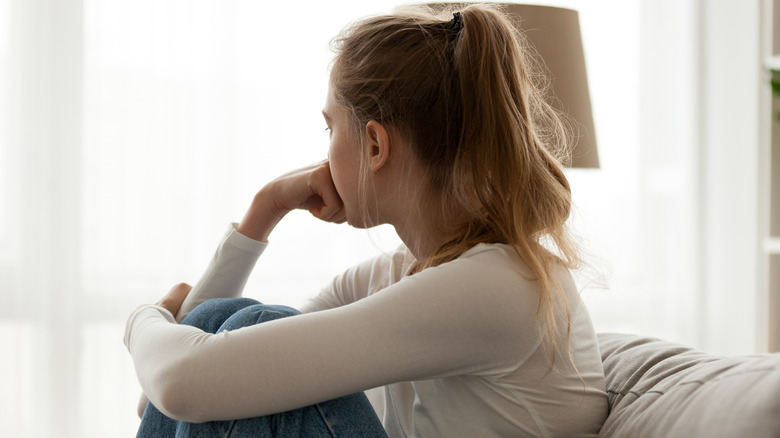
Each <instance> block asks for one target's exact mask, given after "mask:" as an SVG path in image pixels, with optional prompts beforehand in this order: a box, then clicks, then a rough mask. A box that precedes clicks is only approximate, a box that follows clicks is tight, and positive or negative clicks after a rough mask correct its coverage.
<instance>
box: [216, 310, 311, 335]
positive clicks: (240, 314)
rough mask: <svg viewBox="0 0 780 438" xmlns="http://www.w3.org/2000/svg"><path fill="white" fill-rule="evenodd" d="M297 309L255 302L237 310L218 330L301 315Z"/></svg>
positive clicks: (238, 327) (233, 328) (234, 328)
mask: <svg viewBox="0 0 780 438" xmlns="http://www.w3.org/2000/svg"><path fill="white" fill-rule="evenodd" d="M300 313H301V312H299V311H298V310H296V309H293V308H292V307H288V306H282V305H278V304H255V305H252V306H249V307H245V308H243V309H241V310H239V311H237V312H235V313H234V314H233V315H232V316H231V317H230V318H228V319H227V321H225V323H224V324H222V326H221V327H220V328H219V330H217V333H219V332H221V331H222V330H236V329H240V328H242V327H249V326H253V325H256V324H260V323H262V322H266V321H273V320H274V319H280V318H286V317H288V316H294V315H300Z"/></svg>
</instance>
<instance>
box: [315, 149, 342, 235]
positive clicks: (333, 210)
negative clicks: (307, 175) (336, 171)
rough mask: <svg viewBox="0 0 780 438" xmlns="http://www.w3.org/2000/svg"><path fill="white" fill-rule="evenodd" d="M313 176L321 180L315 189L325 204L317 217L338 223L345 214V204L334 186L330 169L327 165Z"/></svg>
mask: <svg viewBox="0 0 780 438" xmlns="http://www.w3.org/2000/svg"><path fill="white" fill-rule="evenodd" d="M313 176H315V177H316V178H318V179H319V183H318V184H316V185H315V187H316V189H317V193H318V194H319V197H320V198H321V200H322V204H323V205H322V207H321V208H320V209H319V215H318V216H317V217H319V218H320V219H322V220H325V221H329V222H336V221H337V220H338V219H339V217H340V215H342V214H343V212H344V202H343V201H342V200H341V196H339V193H338V191H337V190H336V186H335V185H334V184H333V178H332V177H331V174H330V167H329V166H328V165H327V163H326V164H325V166H323V167H322V168H321V171H320V172H318V173H316V174H314V175H313Z"/></svg>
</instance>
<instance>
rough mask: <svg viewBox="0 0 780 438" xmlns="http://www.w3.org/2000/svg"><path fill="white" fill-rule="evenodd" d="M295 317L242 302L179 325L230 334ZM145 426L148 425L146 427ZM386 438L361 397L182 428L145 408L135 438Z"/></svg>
mask: <svg viewBox="0 0 780 438" xmlns="http://www.w3.org/2000/svg"><path fill="white" fill-rule="evenodd" d="M298 313H300V312H298V311H297V310H295V309H292V308H290V307H286V306H266V305H262V304H259V303H257V301H254V300H251V299H247V298H237V299H217V300H210V301H207V302H205V303H203V304H201V305H200V306H198V307H197V308H196V309H195V310H193V311H192V313H190V314H189V315H187V317H186V318H184V320H183V321H182V324H189V325H193V326H195V327H199V328H201V329H202V330H204V331H207V332H210V333H218V332H220V331H222V330H235V329H238V328H241V327H247V326H251V325H254V324H259V323H262V322H265V321H270V320H273V319H278V318H284V317H287V316H293V315H296V314H298ZM147 423H148V424H147ZM174 435H175V436H176V437H211V436H219V437H250V436H251V437H386V436H387V435H386V434H385V431H384V429H383V428H382V425H381V423H380V422H379V419H378V418H377V417H376V414H375V413H374V410H373V408H372V407H371V405H370V403H369V402H368V399H367V398H366V396H365V395H364V394H363V393H358V394H353V395H350V396H346V397H341V398H338V399H334V400H330V401H327V402H324V403H318V404H316V405H312V406H307V407H305V408H301V409H295V410H292V411H288V412H283V413H279V414H276V415H270V416H265V417H256V418H248V419H242V420H234V421H213V422H206V423H198V424H194V423H182V422H178V421H175V420H172V419H170V418H168V417H165V416H164V415H163V414H162V413H161V412H160V411H158V410H157V409H156V408H155V407H154V406H153V405H152V404H151V403H149V404H148V405H147V408H146V411H145V412H144V418H143V420H142V422H141V427H140V428H139V430H138V436H139V437H145V436H149V437H151V436H174Z"/></svg>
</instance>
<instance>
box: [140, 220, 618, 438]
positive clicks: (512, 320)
mask: <svg viewBox="0 0 780 438" xmlns="http://www.w3.org/2000/svg"><path fill="white" fill-rule="evenodd" d="M265 245H266V244H264V243H261V242H256V241H254V240H252V239H249V238H248V237H246V236H243V235H241V234H240V233H238V232H237V231H235V227H231V228H230V229H229V231H228V232H227V234H226V235H225V238H224V239H223V240H222V242H221V244H220V246H219V248H218V250H217V252H216V254H215V256H214V258H213V260H212V262H211V264H210V265H209V267H208V269H207V271H206V273H205V274H204V276H203V277H202V278H201V280H200V281H199V282H198V284H197V285H196V286H195V287H194V288H193V290H192V292H191V293H190V295H189V296H188V298H187V300H185V303H184V304H183V306H182V309H181V311H180V314H179V320H181V318H183V317H184V315H186V314H187V313H188V312H189V311H191V310H192V309H193V308H194V307H195V306H197V305H198V304H200V303H201V302H203V301H205V300H207V299H209V298H215V297H236V296H240V295H241V293H242V290H243V287H244V285H245V283H246V280H247V278H248V276H249V274H250V272H251V270H252V268H253V267H254V265H255V262H256V260H257V259H258V257H259V256H260V254H261V253H262V251H263V249H264V248H265ZM412 262H413V258H412V256H411V255H410V253H409V252H408V250H407V249H406V248H404V247H402V248H399V249H398V250H397V251H396V252H394V253H393V254H390V255H380V256H378V257H376V258H374V259H371V260H368V261H366V262H364V263H362V264H359V265H357V266H355V267H353V268H351V269H349V270H347V271H346V272H344V273H343V274H341V275H339V276H337V277H336V278H335V279H334V280H333V281H332V282H331V283H330V284H329V285H327V286H326V287H325V288H324V289H323V290H322V291H321V293H320V294H319V295H318V296H316V297H314V298H313V299H311V300H310V301H309V302H308V303H307V304H306V305H305V306H304V308H303V309H302V310H303V311H304V312H305V313H304V314H303V315H298V316H294V317H290V318H284V319H280V320H275V321H271V322H267V323H263V324H260V325H256V326H253V327H247V328H242V329H240V330H234V331H229V332H222V333H219V334H216V335H213V334H208V333H204V332H203V331H201V330H198V329H197V328H194V327H190V326H183V325H178V324H176V320H175V319H174V317H173V315H171V314H170V312H168V311H167V310H165V309H164V308H162V307H159V306H152V305H149V306H143V307H140V308H138V309H137V310H136V311H135V312H134V313H133V314H132V315H131V316H130V318H129V320H128V322H127V327H126V331H125V344H126V345H127V348H128V350H129V351H130V354H131V355H132V357H133V361H134V364H135V368H136V373H137V375H138V379H139V381H140V383H141V386H142V388H143V390H144V392H145V394H146V395H147V396H148V397H149V399H150V400H151V401H152V403H153V404H154V405H155V406H156V407H157V408H158V409H160V410H161V411H162V412H163V413H165V414H166V415H168V416H170V417H172V418H175V419H178V420H182V421H189V422H203V421H211V420H227V419H236V418H247V417H254V416H260V415H267V414H272V413H277V412H282V411H285V410H289V409H294V408H299V407H302V406H307V405H310V404H313V403H317V402H321V401H324V400H328V399H332V398H336V397H339V396H343V395H347V394H351V393H354V392H358V391H364V390H369V389H372V388H375V389H373V390H372V391H369V398H370V400H371V402H372V404H373V405H374V408H375V409H376V411H377V413H378V414H379V417H380V419H381V420H382V423H383V425H384V427H385V429H386V430H387V433H388V435H389V436H390V437H393V438H394V437H425V438H428V437H477V436H478V437H508V436H566V437H577V436H596V434H597V433H598V430H599V428H600V427H601V424H602V423H603V421H604V419H605V418H606V415H607V398H606V393H605V389H604V374H603V370H602V366H601V359H600V355H599V350H598V344H597V341H596V336H595V333H594V330H593V327H592V324H591V321H590V318H589V316H588V313H587V310H586V309H585V307H584V306H583V304H582V303H581V302H580V299H579V295H578V293H577V291H576V288H575V286H574V283H573V281H572V278H571V275H570V274H569V272H568V270H566V269H563V268H561V269H560V270H559V271H558V274H557V280H558V281H559V282H560V284H561V285H562V286H563V288H564V290H565V292H566V297H567V299H568V305H569V308H570V310H571V331H570V343H571V353H572V354H571V357H572V358H573V362H574V364H575V365H576V369H575V367H574V366H572V361H571V360H570V359H569V357H568V354H560V353H559V354H558V356H557V359H556V361H555V364H554V367H553V368H552V369H550V355H549V352H548V351H547V350H545V348H544V346H543V343H542V342H541V336H540V333H539V330H538V328H537V323H536V310H537V305H538V287H537V285H536V283H535V282H534V281H531V280H529V278H531V275H530V272H529V271H528V269H527V268H526V267H525V265H524V264H523V262H522V261H521V259H520V258H519V257H518V256H517V255H516V254H515V252H514V251H513V250H512V249H511V248H510V247H508V246H506V245H500V244H479V245H477V246H475V247H473V248H471V249H470V250H468V251H466V252H465V253H464V254H463V255H462V256H460V257H459V258H458V259H456V260H454V261H451V262H449V263H445V264H442V265H440V266H437V267H434V268H428V269H426V270H424V271H422V272H419V273H416V274H414V275H411V276H409V275H407V274H408V272H407V271H408V269H409V267H410V265H411V263H412ZM556 322H557V324H558V327H566V325H567V322H566V320H565V315H563V314H562V313H561V316H560V319H559V320H558V321H556ZM557 345H558V351H559V352H560V351H562V350H563V351H565V348H562V347H564V346H565V345H566V339H565V335H563V336H559V337H558V339H557Z"/></svg>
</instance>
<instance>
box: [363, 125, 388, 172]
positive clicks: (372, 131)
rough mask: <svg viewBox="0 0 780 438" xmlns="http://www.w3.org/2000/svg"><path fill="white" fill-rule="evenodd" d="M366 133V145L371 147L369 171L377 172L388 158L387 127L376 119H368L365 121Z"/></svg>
mask: <svg viewBox="0 0 780 438" xmlns="http://www.w3.org/2000/svg"><path fill="white" fill-rule="evenodd" d="M366 135H368V145H369V147H370V148H371V161H370V167H371V172H373V173H377V172H378V171H379V170H380V169H382V168H383V167H384V166H385V164H387V161H388V159H389V158H390V135H389V133H388V132H387V129H385V127H384V126H382V124H381V123H379V122H377V121H376V120H370V121H369V122H368V123H366Z"/></svg>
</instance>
